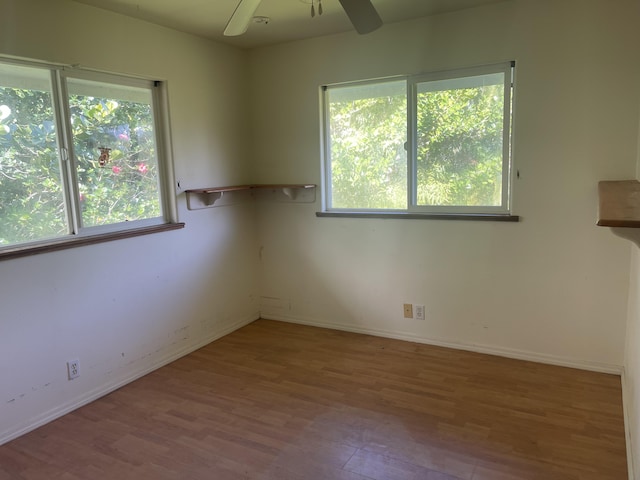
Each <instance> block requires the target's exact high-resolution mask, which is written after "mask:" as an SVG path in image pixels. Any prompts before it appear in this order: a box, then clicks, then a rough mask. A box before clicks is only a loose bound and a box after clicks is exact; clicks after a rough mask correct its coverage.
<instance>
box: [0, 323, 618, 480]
mask: <svg viewBox="0 0 640 480" xmlns="http://www.w3.org/2000/svg"><path fill="white" fill-rule="evenodd" d="M624 442H625V435H624V424H623V414H622V394H621V386H620V378H619V377H618V376H615V375H606V374H598V373H593V372H585V371H580V370H575V369H570V368H563V367H554V366H549V365H541V364H536V363H532V362H525V361H518V360H511V359H505V358H499V357H494V356H489V355H481V354H476V353H471V352H463V351H456V350H452V349H446V348H441V347H433V346H428V345H421V344H416V343H410V342H402V341H398V340H391V339H385V338H379V337H371V336H366V335H357V334H352V333H346V332H339V331H333V330H326V329H319V328H313V327H307V326H300V325H292V324H286V323H280V322H274V321H267V320H259V321H257V322H254V323H253V324H251V325H249V326H247V327H245V328H243V329H241V330H238V331H236V332H234V333H232V334H231V335H228V336H226V337H224V338H222V339H220V340H218V341H216V342H214V343H212V344H210V345H208V346H207V347H204V348H202V349H200V350H198V351H196V352H194V353H192V354H191V355H188V356H186V357H184V358H182V359H180V360H178V361H176V362H174V363H172V364H170V365H168V366H166V367H164V368H162V369H159V370H157V371H155V372H153V373H151V374H149V375H147V376H145V377H143V378H141V379H140V380H138V381H136V382H134V383H132V384H129V385H127V386H125V387H123V388H121V389H119V390H117V391H115V392H113V393H111V394H110V395H107V396H106V397H104V398H102V399H100V400H98V401H96V402H94V403H92V404H90V405H87V406H85V407H83V408H81V409H79V410H77V411H75V412H72V413H70V414H69V415H66V416H65V417H62V418H60V419H58V420H56V421H54V422H52V423H50V424H48V425H45V426H44V427H41V428H39V429H38V430H36V431H34V432H31V433H29V434H27V435H24V436H22V437H20V438H18V439H16V440H14V441H12V442H10V443H8V444H6V445H4V446H1V447H0V480H5V479H10V480H14V479H29V480H32V479H40V478H42V479H47V480H51V479H55V480H78V479H88V478H101V479H117V480H126V479H129V478H131V479H136V480H146V479H150V480H151V479H153V480H158V479H159V480H165V479H166V480H173V479H212V478H215V479H222V480H224V479H263V480H271V479H278V480H286V479H292V480H293V479H305V480H309V479H319V480H322V479H327V480H341V479H345V480H367V479H369V480H370V479H385V480H386V479H402V480H404V479H407V480H412V479H426V480H430V479H431V480H489V479H490V480H535V479H544V480H556V479H557V480H561V479H562V480H587V479H598V480H623V479H626V478H627V473H626V457H625V443H624Z"/></svg>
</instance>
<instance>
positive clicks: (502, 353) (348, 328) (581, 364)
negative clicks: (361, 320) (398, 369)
mask: <svg viewBox="0 0 640 480" xmlns="http://www.w3.org/2000/svg"><path fill="white" fill-rule="evenodd" d="M261 318H264V319H266V320H278V321H281V322H287V323H296V324H300V325H309V326H312V327H320V328H330V329H333V330H342V331H345V332H352V333H362V334H365V335H373V336H376V337H386V338H394V339H396V340H405V341H408V342H415V343H423V344H427V345H435V346H438V347H447V348H454V349H456V350H466V351H470V352H476V353H485V354H487V355H497V356H499V357H506V358H513V359H516V360H526V361H530V362H537V363H544V364H548V365H555V366H559V367H569V368H577V369H579V370H588V371H592V372H598V373H610V374H614V375H621V374H622V370H623V367H622V366H621V365H611V364H606V363H598V362H589V361H583V360H576V359H571V358H564V357H558V356H554V355H546V354H540V353H534V352H527V351H523V350H515V349H510V348H503V347H494V346H489V345H479V344H470V343H464V342H455V341H450V340H441V339H435V338H427V337H421V336H418V335H415V334H412V333H405V332H396V331H391V330H383V329H375V328H368V327H363V326H354V325H345V324H341V323H331V322H322V321H317V320H315V319H311V318H301V317H294V316H289V315H282V314H271V313H266V312H261Z"/></svg>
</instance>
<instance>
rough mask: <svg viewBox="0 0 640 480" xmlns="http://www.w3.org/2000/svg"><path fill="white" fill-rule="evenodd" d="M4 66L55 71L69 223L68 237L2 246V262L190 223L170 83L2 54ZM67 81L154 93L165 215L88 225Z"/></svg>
mask: <svg viewBox="0 0 640 480" xmlns="http://www.w3.org/2000/svg"><path fill="white" fill-rule="evenodd" d="M0 63H1V64H5V65H15V66H19V67H27V68H34V69H41V70H47V71H48V72H49V76H50V94H51V102H52V110H53V117H54V118H53V120H54V122H55V126H56V144H57V150H58V151H57V156H58V161H59V164H60V177H61V178H60V181H61V189H62V195H63V197H64V210H65V220H66V224H67V231H66V234H61V235H54V236H50V237H46V238H41V239H38V240H26V241H22V242H18V243H11V244H8V245H1V246H0V260H2V259H6V258H15V257H20V256H26V255H32V254H37V253H43V252H48V251H55V250H61V249H67V248H72V247H75V246H81V245H88V244H93V243H101V242H105V241H111V240H116V239H121V238H129V237H134V236H139V235H146V234H150V233H157V232H162V231H167V230H175V229H179V228H183V227H184V223H180V222H178V209H177V204H176V196H175V194H174V192H173V185H174V183H175V174H174V167H173V158H172V146H171V131H170V121H169V113H168V95H167V88H166V82H163V81H159V80H152V79H148V78H144V77H135V76H131V75H121V74H115V73H111V72H103V71H99V70H91V69H85V68H80V67H74V66H69V65H62V64H53V63H47V62H41V61H36V60H27V59H21V58H13V57H6V56H0ZM67 79H80V80H89V81H94V82H100V83H104V84H111V85H115V86H125V87H126V86H131V87H137V88H145V89H146V88H148V89H149V92H150V94H151V113H152V121H153V129H154V137H155V138H154V140H155V149H156V155H155V156H156V162H157V169H158V195H159V198H158V207H159V208H160V215H159V216H157V217H153V218H145V219H139V220H131V221H126V222H118V223H110V224H105V225H98V226H82V221H81V215H80V205H79V193H78V192H79V188H78V187H79V185H78V178H77V162H76V157H75V155H74V152H73V138H72V134H71V131H72V130H71V117H70V108H69V96H68V89H67V83H66V82H67Z"/></svg>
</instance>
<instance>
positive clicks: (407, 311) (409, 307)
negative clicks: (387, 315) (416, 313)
mask: <svg viewBox="0 0 640 480" xmlns="http://www.w3.org/2000/svg"><path fill="white" fill-rule="evenodd" d="M404 318H413V304H411V303H405V304H404Z"/></svg>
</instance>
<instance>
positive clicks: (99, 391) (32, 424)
mask: <svg viewBox="0 0 640 480" xmlns="http://www.w3.org/2000/svg"><path fill="white" fill-rule="evenodd" d="M258 318H259V317H258V316H255V315H252V316H251V317H246V318H243V319H241V320H239V321H237V322H235V323H233V324H232V325H229V326H227V327H225V328H223V329H222V330H220V331H217V332H216V333H214V334H213V335H210V336H209V337H207V338H205V339H204V340H202V341H200V342H198V343H196V344H194V345H189V346H188V347H185V348H183V349H181V350H179V351H177V352H174V353H172V354H170V355H168V356H166V357H164V358H161V359H159V360H158V361H156V362H154V363H153V364H152V365H150V366H147V367H146V368H144V369H142V370H139V371H137V372H134V373H131V374H129V375H127V376H126V377H121V378H119V379H114V380H113V381H111V382H109V383H107V384H105V385H102V386H100V387H98V388H96V389H94V390H91V391H89V392H87V393H85V394H84V395H81V396H80V397H78V398H75V399H73V400H71V401H69V402H67V403H65V404H63V405H61V406H58V407H55V408H53V409H51V410H49V411H48V412H46V413H43V414H41V415H38V416H37V417H35V418H32V419H30V420H29V421H27V422H25V423H24V424H23V425H20V426H18V428H14V429H11V430H9V431H5V432H2V433H0V445H2V444H4V443H7V442H10V441H11V440H14V439H16V438H18V437H20V436H21V435H24V434H25V433H28V432H30V431H32V430H35V429H36V428H38V427H41V426H43V425H46V424H47V423H49V422H51V421H53V420H56V419H57V418H60V417H62V416H64V415H66V414H67V413H70V412H72V411H74V410H76V409H78V408H80V407H83V406H85V405H87V404H89V403H91V402H93V401H95V400H97V399H99V398H100V397H104V396H105V395H108V394H109V393H111V392H113V391H115V390H117V389H119V388H121V387H123V386H125V385H127V384H128V383H131V382H133V381H135V380H137V379H139V378H141V377H144V376H145V375H147V374H149V373H151V372H153V371H154V370H157V369H158V368H161V367H164V366H165V365H168V364H169V363H171V362H174V361H176V360H178V359H179V358H181V357H184V356H185V355H188V354H190V353H192V352H194V351H196V350H198V349H200V348H202V347H204V346H206V345H208V344H210V343H211V342H213V341H215V340H218V339H219V338H222V337H224V336H225V335H228V334H230V333H232V332H234V331H236V330H238V329H239V328H242V327H244V326H246V325H249V324H250V323H253V322H254V321H256V320H257V319H258Z"/></svg>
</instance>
